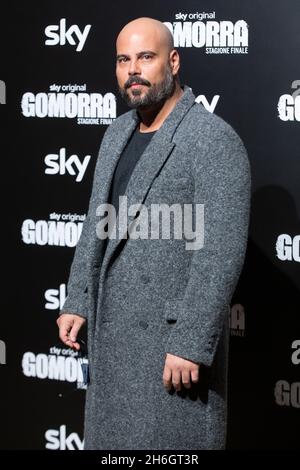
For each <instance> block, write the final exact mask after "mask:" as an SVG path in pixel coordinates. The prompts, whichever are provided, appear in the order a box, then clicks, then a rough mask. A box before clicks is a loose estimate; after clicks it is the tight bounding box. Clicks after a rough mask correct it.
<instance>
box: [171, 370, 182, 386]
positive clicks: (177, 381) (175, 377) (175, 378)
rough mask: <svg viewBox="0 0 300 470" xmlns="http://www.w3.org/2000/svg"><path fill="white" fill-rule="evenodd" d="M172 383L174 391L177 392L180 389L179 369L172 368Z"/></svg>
mask: <svg viewBox="0 0 300 470" xmlns="http://www.w3.org/2000/svg"><path fill="white" fill-rule="evenodd" d="M172 384H173V387H174V388H175V390H176V392H179V390H181V373H180V369H177V368H175V367H174V368H173V369H172Z"/></svg>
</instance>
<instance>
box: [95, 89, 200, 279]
mask: <svg viewBox="0 0 300 470" xmlns="http://www.w3.org/2000/svg"><path fill="white" fill-rule="evenodd" d="M194 102H195V95H194V93H193V92H192V89H191V88H190V87H188V86H187V85H184V88H183V95H182V96H181V97H180V99H179V100H178V101H177V103H176V105H175V107H174V108H173V110H172V111H171V113H170V114H169V115H168V116H167V118H166V119H165V121H164V122H163V124H162V126H161V127H160V128H159V129H158V130H157V131H156V133H155V134H154V136H153V137H152V139H151V141H150V143H149V144H148V146H147V147H146V149H145V151H144V152H143V154H142V155H141V156H140V158H139V160H138V162H137V164H136V166H135V168H134V170H133V172H132V175H131V177H130V180H129V182H128V185H127V188H126V192H125V196H127V208H129V207H130V206H131V205H132V204H142V203H143V201H144V199H145V197H146V196H147V193H148V192H149V190H150V188H151V185H152V182H153V180H154V178H155V177H156V176H157V174H158V173H159V172H160V169H161V167H162V166H163V164H164V162H165V161H166V160H167V158H168V156H169V155H170V153H171V152H172V150H173V149H174V147H175V145H176V144H175V142H174V141H173V136H174V134H175V132H176V129H177V127H178V126H179V124H180V122H181V121H182V119H183V118H184V117H185V115H186V113H187V112H188V111H189V109H190V108H191V107H192V106H193V104H194ZM139 122H140V118H139V115H138V113H137V110H135V109H134V110H131V112H130V113H128V119H127V121H126V122H125V124H123V123H122V124H123V127H122V128H121V129H120V132H121V135H120V134H119V133H118V135H117V136H116V141H117V140H118V144H116V147H115V149H114V150H113V151H112V149H111V147H110V148H109V149H107V150H108V151H109V152H110V153H111V158H110V160H109V164H108V166H107V168H105V169H104V168H103V172H102V182H100V188H101V194H100V195H99V199H100V201H99V202H100V204H101V203H105V202H107V200H108V195H109V189H110V185H111V182H112V178H113V173H114V170H115V168H116V165H117V163H118V160H119V157H120V155H121V153H122V151H123V149H124V148H125V145H126V144H127V142H128V140H129V138H130V136H131V135H132V133H133V131H134V129H135V128H136V126H137V125H138V124H139ZM119 217H120V214H118V217H117V220H116V228H117V232H116V233H117V238H111V239H109V240H108V243H107V247H106V251H105V254H104V258H103V262H102V267H101V277H102V276H103V277H104V276H105V272H106V270H107V269H108V267H109V265H110V261H111V259H112V255H113V253H114V252H115V250H116V249H117V247H118V245H119V243H120V242H121V241H122V236H124V237H125V235H126V232H127V229H129V226H130V222H131V221H132V220H131V219H129V218H128V224H127V227H126V226H125V227H123V230H122V233H120V232H119V230H118V227H119ZM125 240H126V239H125ZM125 240H124V241H125Z"/></svg>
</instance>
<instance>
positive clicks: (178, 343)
mask: <svg viewBox="0 0 300 470" xmlns="http://www.w3.org/2000/svg"><path fill="white" fill-rule="evenodd" d="M214 134H216V135H214V136H213V137H212V138H211V139H210V143H209V145H208V147H207V151H206V152H204V157H203V150H201V147H200V144H199V147H198V150H197V151H196V153H197V154H198V158H197V156H196V159H195V168H194V175H195V176H194V177H195V196H194V203H199V204H204V245H203V247H202V248H201V249H198V250H195V251H194V252H193V255H192V258H191V266H190V274H189V279H188V283H187V286H186V289H185V292H184V298H183V301H182V305H181V308H180V313H179V314H178V318H177V322H176V323H175V324H173V325H172V329H171V332H170V335H169V336H168V339H167V342H166V349H165V351H166V352H167V353H171V354H174V355H177V356H180V357H183V358H185V359H189V360H191V361H194V362H198V363H202V364H204V365H206V366H211V365H212V363H213V359H214V355H215V352H216V348H217V345H218V341H219V338H220V335H221V331H222V328H223V325H224V321H226V318H225V316H227V315H228V305H229V303H230V301H231V297H232V295H233V293H234V289H235V287H236V284H237V281H238V278H239V275H240V272H241V269H242V266H243V262H244V255H245V251H246V245H247V237H248V223H249V208H250V180H251V177H250V168H249V161H248V157H247V152H246V149H245V147H244V145H243V143H242V141H241V139H240V138H239V137H238V135H237V134H236V132H235V131H234V130H233V129H232V128H231V127H230V126H228V128H227V127H226V128H225V129H223V130H222V131H218V132H215V133H214ZM228 321H229V319H228Z"/></svg>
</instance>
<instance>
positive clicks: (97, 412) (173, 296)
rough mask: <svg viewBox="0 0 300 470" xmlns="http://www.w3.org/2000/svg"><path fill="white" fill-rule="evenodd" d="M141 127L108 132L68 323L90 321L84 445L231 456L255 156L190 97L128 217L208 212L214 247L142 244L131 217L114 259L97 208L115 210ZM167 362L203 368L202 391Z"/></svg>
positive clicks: (113, 244) (147, 163) (155, 151)
mask: <svg viewBox="0 0 300 470" xmlns="http://www.w3.org/2000/svg"><path fill="white" fill-rule="evenodd" d="M138 122H139V117H138V113H137V112H136V110H130V111H128V112H126V113H125V114H123V115H121V116H120V117H118V118H117V119H116V120H115V121H114V122H113V123H112V124H111V125H110V126H109V127H108V128H107V130H106V132H105V135H104V137H103V140H102V143H101V146H100V151H99V157H98V160H97V164H96V168H95V174H94V181H93V188H92V194H91V198H90V203H89V210H88V214H87V218H86V220H85V222H84V226H83V231H82V234H81V237H80V240H79V242H78V245H77V247H76V251H75V255H74V260H73V263H72V266H71V271H70V277H69V282H68V296H67V299H66V301H65V304H64V306H63V309H62V311H61V312H60V313H65V312H69V313H75V314H79V315H82V316H84V317H86V318H87V322H88V353H89V364H90V384H89V386H88V389H87V394H86V407H85V433H84V439H85V445H84V446H85V449H107V450H114V449H122V450H124V449H132V450H136V449H144V450H145V449H146V450H148V449H157V450H160V449H161V450H167V449H174V450H176V449H177V450H188V449H194V450H196V449H197V450H198V449H222V448H224V446H225V439H226V391H227V363H228V341H229V337H228V330H229V318H228V313H229V304H230V300H231V297H232V294H233V292H234V289H235V286H236V283H237V281H238V277H239V275H240V271H241V268H242V265H243V261H244V255H245V250H246V244H247V233H248V219H249V204H250V203H249V201H250V171H249V162H248V158H247V153H246V150H245V148H244V145H243V143H242V141H241V139H240V138H239V137H238V135H237V134H236V132H235V131H234V130H233V129H232V127H231V126H230V125H229V124H227V123H226V122H225V121H224V120H222V119H221V118H220V117H218V116H216V115H215V114H211V113H209V112H208V111H206V110H205V108H204V107H203V106H202V105H200V104H198V103H196V102H195V96H194V94H193V92H192V90H191V88H189V87H188V86H184V94H183V95H182V96H181V98H180V100H179V101H178V102H177V104H176V106H175V108H174V109H173V111H172V112H171V113H170V114H169V115H168V117H167V119H166V120H165V121H164V123H163V125H162V126H161V128H160V129H159V130H158V131H157V132H156V133H155V134H154V136H153V138H152V140H151V141H150V144H149V145H148V146H147V148H146V149H145V151H144V153H143V154H142V156H141V157H140V160H139V161H138V163H137V165H136V167H135V168H134V171H133V173H132V176H131V179H130V181H129V183H128V186H127V189H126V196H127V197H128V200H127V204H128V207H129V206H130V205H131V204H137V203H142V204H144V206H145V207H146V208H150V205H151V204H154V203H156V204H160V203H165V204H169V205H171V204H174V203H177V204H178V203H179V204H180V207H183V204H192V207H193V211H194V208H195V207H196V206H195V204H196V203H197V204H204V244H203V247H202V248H201V249H198V250H187V249H186V239H185V236H183V237H181V238H176V237H170V239H163V238H162V237H160V238H158V239H155V240H153V239H150V237H148V238H144V239H143V238H137V239H131V238H130V236H128V234H130V230H131V228H132V225H131V224H132V223H133V217H132V218H131V219H130V218H129V220H128V227H127V230H128V232H127V239H125V240H123V241H122V240H121V239H120V236H119V237H117V238H115V239H113V238H112V239H110V240H109V241H108V245H107V248H106V250H105V252H104V243H103V240H100V239H99V237H98V236H97V233H96V226H97V223H98V222H99V217H98V216H97V214H96V209H97V207H98V206H99V205H100V204H103V203H105V202H107V200H108V193H109V188H110V183H111V180H112V176H113V171H114V169H115V167H116V163H117V161H118V158H119V156H120V154H121V152H122V149H123V148H124V147H125V144H126V143H127V141H128V139H129V137H130V135H131V134H132V132H133V131H134V129H135V127H136V126H137V124H138ZM140 207H142V206H140ZM136 221H137V220H136ZM136 221H135V222H136ZM149 223H150V222H149ZM125 232H126V230H125ZM171 233H172V232H171ZM166 353H170V354H174V355H177V356H181V357H183V358H186V359H190V360H191V361H195V362H199V363H201V366H200V380H199V382H198V384H193V386H192V388H191V389H189V390H188V389H183V390H182V391H181V392H175V391H174V389H173V390H172V391H171V392H168V391H167V390H166V389H165V388H164V386H163V381H162V376H163V369H164V364H165V356H166Z"/></svg>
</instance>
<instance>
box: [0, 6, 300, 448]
mask: <svg viewBox="0 0 300 470" xmlns="http://www.w3.org/2000/svg"><path fill="white" fill-rule="evenodd" d="M180 13H181V14H184V15H187V16H186V17H185V18H184V16H183V15H180V16H179V14H180ZM203 13H210V16H207V15H206V16H205V15H203ZM176 15H177V16H176ZM140 16H150V17H153V18H157V19H159V20H161V21H164V22H168V24H170V25H172V27H174V28H175V29H174V36H175V35H176V42H177V41H179V44H178V43H176V44H175V45H176V46H177V47H178V50H179V53H180V55H181V62H182V65H181V74H180V76H181V81H182V82H183V83H186V84H188V85H189V86H191V87H192V89H193V91H194V93H195V95H196V96H197V97H198V98H197V99H199V100H200V101H201V102H202V103H203V104H204V105H205V106H207V105H208V104H210V103H216V106H215V108H211V111H213V112H215V113H216V114H218V115H220V116H222V117H223V118H224V119H225V120H227V121H228V122H229V123H230V124H231V125H232V126H233V127H234V128H235V129H236V130H237V132H238V133H239V135H240V136H241V137H242V139H243V141H244V143H245V145H246V148H247V150H248V153H249V158H250V161H251V167H252V181H253V183H252V192H253V197H252V215H251V224H250V234H249V246H248V252H247V258H246V263H245V267H244V270H243V273H242V276H241V278H240V282H239V286H238V289H237V291H236V293H235V296H234V298H233V301H232V315H231V332H232V336H231V352H230V371H229V379H230V389H229V429H228V448H229V449H246V448H251V449H267V448H272V449H276V448H277V449H278V448H279V449H287V448H297V447H298V448H299V437H298V436H299V430H298V428H299V413H300V376H299V367H300V328H299V319H298V318H299V313H300V309H299V307H300V292H299V288H300V275H299V274H300V273H299V267H300V265H299V261H300V253H299V245H300V235H299V234H300V226H299V225H300V224H299V209H300V189H299V188H300V185H299V142H300V139H299V136H300V97H299V94H300V65H299V52H300V35H299V23H300V3H299V0H286V1H285V2H281V1H279V0H278V1H274V0H272V1H271V0H244V1H243V2H239V1H238V0H226V1H224V0H202V1H201V2H199V1H192V0H186V1H185V2H181V1H179V0H176V1H174V2H164V3H162V2H159V1H157V0H152V1H151V2H150V3H146V2H145V3H143V2H137V1H132V2H130V3H128V2H122V1H119V0H117V1H114V2H110V3H107V2H100V1H98V2H97V1H85V2H84V3H82V2H79V1H77V0H76V1H64V2H60V3H59V2H57V1H51V2H50V1H48V2H43V3H42V4H39V3H37V2H33V1H27V2H19V3H18V2H10V5H9V6H8V5H6V7H4V4H2V5H1V14H0V26H1V31H0V34H1V63H0V80H1V82H0V102H1V104H0V118H1V140H0V146H1V147H0V149H1V167H2V173H1V188H2V201H3V204H2V221H3V222H2V230H1V235H2V243H1V248H2V250H1V252H2V260H3V261H4V260H5V261H6V262H5V263H3V272H2V274H3V276H2V287H3V290H2V295H1V300H2V304H3V305H2V311H1V313H2V317H1V324H0V341H1V342H0V363H1V365H0V374H1V392H0V393H1V403H0V407H1V410H0V411H1V423H5V425H1V431H0V433H1V439H0V448H2V449H45V448H48V449H65V448H67V449H71V448H74V449H77V448H81V447H82V436H83V435H82V425H83V404H84V393H85V392H84V390H83V389H82V388H81V387H82V384H81V379H82V377H81V375H80V370H81V369H80V363H81V362H82V361H84V360H85V359H84V358H78V357H72V356H70V355H69V353H70V351H68V350H67V349H65V348H63V345H62V344H61V343H60V342H59V340H58V336H57V327H56V323H55V320H56V317H57V312H58V310H59V302H60V304H62V302H63V299H64V295H65V284H66V281H67V278H68V272H69V268H70V263H71V260H72V257H73V253H74V245H75V243H76V240H77V238H78V236H79V234H80V228H81V223H82V220H80V219H82V217H80V216H83V215H84V214H85V212H86V209H87V204H88V198H89V193H90V188H91V182H92V175H93V169H94V166H95V162H96V158H97V152H98V149H99V145H100V142H101V138H102V136H103V133H104V131H105V129H106V127H107V122H109V119H113V118H114V117H117V116H119V115H120V114H122V113H123V112H125V111H126V110H127V108H126V106H125V105H124V104H123V103H122V101H121V99H120V97H119V96H118V93H117V86H116V80H115V75H114V73H115V72H114V67H115V62H114V61H115V44H114V41H115V38H116V35H117V34H118V32H119V31H120V29H121V28H122V27H123V25H124V24H126V23H127V22H128V21H130V20H132V19H134V18H137V17H140ZM179 18H180V19H179ZM224 21H225V22H228V23H223V22H224ZM241 21H242V23H241ZM197 22H198V23H197ZM212 22H214V23H212ZM238 22H239V23H238ZM196 23H197V24H196ZM64 25H66V30H67V34H66V39H65V40H64V38H65V35H64V31H63V29H64V27H65V26H64ZM88 25H90V28H89V27H88ZM212 26H213V27H214V28H215V30H218V29H219V30H220V31H221V33H216V34H215V35H214V37H213V38H212V39H211V35H210V33H209V31H210V28H211V27H212ZM225 27H227V29H228V30H230V28H231V29H232V30H234V28H236V32H238V29H237V28H240V29H239V31H242V32H243V34H244V36H243V42H242V44H240V43H239V40H238V37H237V36H236V37H235V39H234V37H233V36H232V35H231V36H230V35H229V36H228V37H227V39H226V35H225V34H224V28H225ZM69 28H71V30H70V29H69ZM84 31H85V34H86V38H85V41H84V40H83V39H81V41H79V39H78V35H79V37H81V33H83V32H84ZM80 32H81V33H80ZM190 32H191V36H190V39H191V40H190V43H189V34H190ZM46 41H48V43H47V44H46ZM201 41H202V43H201ZM230 41H231V42H230ZM51 42H52V44H51ZM64 42H65V44H64ZM49 43H50V44H49ZM226 47H228V49H227V50H226ZM211 48H213V49H211ZM218 48H219V49H218ZM212 52H213V53H212ZM52 85H58V86H61V87H62V86H65V89H64V90H63V89H62V88H61V89H60V90H57V91H53V88H52V89H51V88H50V87H51V86H52ZM72 85H78V86H80V87H82V88H81V89H76V88H75V89H73V91H72V88H71V86H72ZM5 90H6V94H4V91H5ZM27 93H31V95H27ZM57 93H63V95H61V96H58V95H57ZM70 93H71V95H70ZM82 93H85V95H84V96H83V95H82ZM93 94H98V95H93ZM67 95H68V96H67ZM28 96H29V99H28V98H27V97H28ZM82 99H85V100H86V102H87V103H88V102H91V101H93V100H95V99H98V102H99V100H100V102H101V100H103V102H102V106H100V107H99V108H98V116H97V115H96V113H95V109H93V108H92V107H91V106H86V107H85V111H84V109H83V106H82V102H81V101H80V100H82ZM51 100H55V101H56V105H53V104H51ZM59 100H61V104H57V103H58V102H59ZM115 100H116V107H115V106H114V105H115ZM34 102H36V103H40V106H39V105H38V104H36V105H35V104H34ZM52 103H53V102H52ZM80 103H81V104H80ZM63 112H65V113H67V114H68V113H72V112H73V116H74V117H62V113H63ZM51 113H52V114H54V116H53V117H51ZM55 113H57V117H55ZM89 113H91V114H89ZM39 116H40V117H39ZM42 116H43V117H42ZM59 116H60V117H59ZM82 118H84V119H86V118H91V119H99V121H98V123H97V124H95V123H94V121H84V123H82V121H80V119H82ZM101 119H103V121H101ZM107 119H108V121H107ZM72 156H73V157H72ZM74 156H75V157H74ZM89 156H90V158H88V157H89ZM65 158H66V159H69V158H70V160H67V161H68V163H67V164H66V165H65V164H64V159H65ZM83 162H85V164H86V165H87V167H86V169H85V171H84V168H83V167H81V164H82V163H83ZM78 167H81V173H78ZM76 180H77V181H76ZM54 214H56V215H57V214H58V215H59V216H60V218H59V221H58V220H56V219H55V218H54V217H55V215H54ZM57 222H58V223H57ZM54 232H55V233H54ZM5 353H6V354H5Z"/></svg>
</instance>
